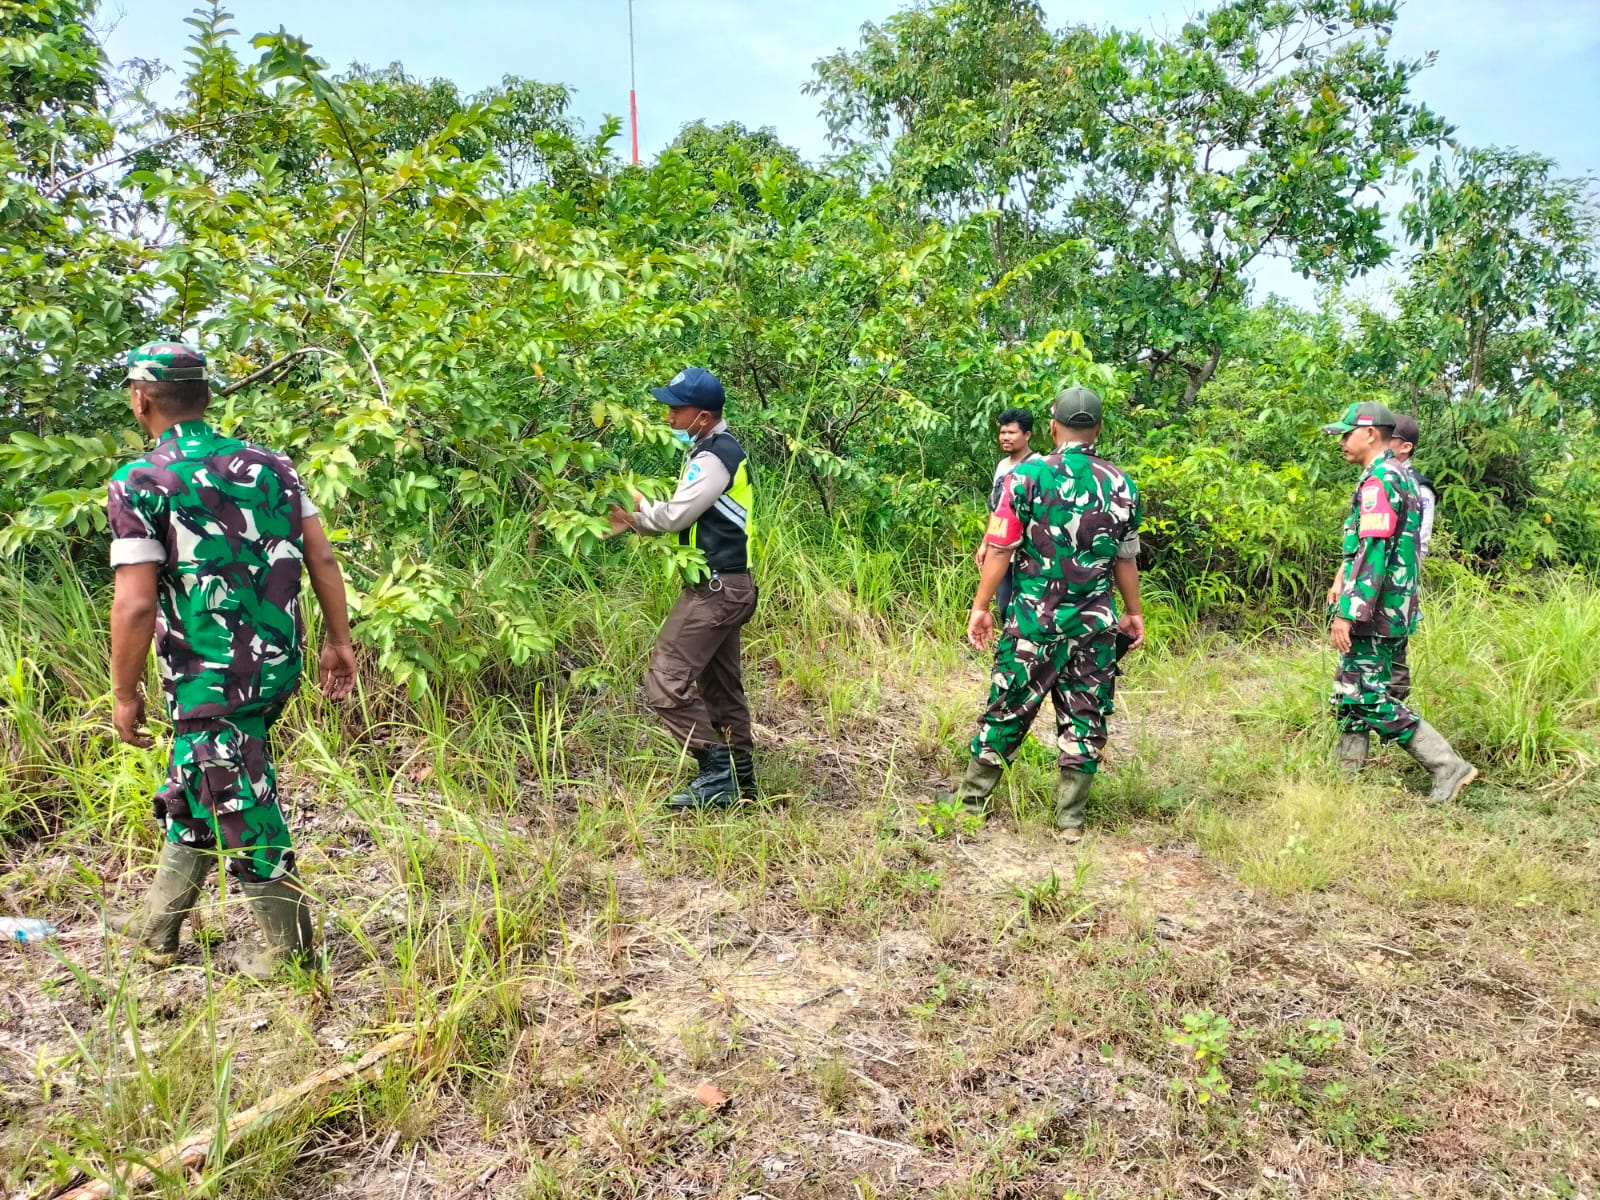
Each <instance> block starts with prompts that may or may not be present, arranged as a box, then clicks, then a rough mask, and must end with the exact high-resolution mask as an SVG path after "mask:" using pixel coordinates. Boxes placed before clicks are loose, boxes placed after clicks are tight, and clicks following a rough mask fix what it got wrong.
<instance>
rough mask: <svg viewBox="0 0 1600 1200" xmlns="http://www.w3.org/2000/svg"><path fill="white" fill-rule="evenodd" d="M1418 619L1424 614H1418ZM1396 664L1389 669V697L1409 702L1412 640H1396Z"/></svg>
mask: <svg viewBox="0 0 1600 1200" xmlns="http://www.w3.org/2000/svg"><path fill="white" fill-rule="evenodd" d="M1417 619H1418V620H1421V619H1422V614H1421V613H1418V614H1417ZM1394 641H1395V646H1394V664H1393V665H1392V666H1391V667H1390V669H1389V695H1391V696H1393V697H1394V698H1395V699H1396V700H1408V699H1410V697H1411V658H1410V649H1411V639H1410V638H1395V640H1394Z"/></svg>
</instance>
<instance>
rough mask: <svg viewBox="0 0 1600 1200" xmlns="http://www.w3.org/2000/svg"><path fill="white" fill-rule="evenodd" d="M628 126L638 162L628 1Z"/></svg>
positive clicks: (630, 5)
mask: <svg viewBox="0 0 1600 1200" xmlns="http://www.w3.org/2000/svg"><path fill="white" fill-rule="evenodd" d="M628 125H629V128H630V129H631V130H632V132H633V161H634V162H635V163H637V162H638V161H639V93H638V92H637V91H635V90H634V78H633V0H628Z"/></svg>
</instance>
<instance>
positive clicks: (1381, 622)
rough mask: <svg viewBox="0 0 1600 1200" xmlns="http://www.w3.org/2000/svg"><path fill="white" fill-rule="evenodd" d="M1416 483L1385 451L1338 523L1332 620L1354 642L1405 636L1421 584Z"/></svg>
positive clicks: (1414, 619)
mask: <svg viewBox="0 0 1600 1200" xmlns="http://www.w3.org/2000/svg"><path fill="white" fill-rule="evenodd" d="M1421 538H1422V497H1421V495H1420V494H1419V492H1418V491H1417V478H1416V475H1414V474H1413V473H1412V472H1411V471H1410V470H1409V469H1407V467H1406V466H1405V464H1404V463H1402V462H1401V461H1400V460H1399V459H1397V458H1396V457H1395V456H1394V455H1393V454H1391V453H1390V452H1389V451H1387V450H1385V451H1384V452H1383V453H1382V454H1380V455H1379V456H1378V457H1377V458H1376V459H1374V460H1373V463H1372V465H1371V466H1370V467H1368V468H1367V469H1366V471H1365V472H1364V473H1363V474H1362V476H1361V482H1360V483H1359V484H1357V485H1356V491H1355V496H1354V497H1353V498H1352V500H1351V503H1350V515H1349V516H1348V517H1346V518H1345V522H1344V570H1343V572H1342V573H1341V574H1340V576H1339V603H1338V606H1337V610H1338V615H1339V616H1341V617H1344V618H1345V619H1346V620H1348V621H1350V622H1352V623H1353V624H1354V626H1355V628H1354V630H1353V631H1352V632H1353V633H1354V634H1355V635H1356V636H1357V637H1384V638H1398V637H1409V636H1410V635H1411V632H1412V630H1413V629H1415V628H1416V624H1417V588H1418V585H1419V584H1420V582H1421V577H1420V575H1419V574H1418V564H1419V562H1420V559H1421V554H1420V551H1421Z"/></svg>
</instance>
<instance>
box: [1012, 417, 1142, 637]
mask: <svg viewBox="0 0 1600 1200" xmlns="http://www.w3.org/2000/svg"><path fill="white" fill-rule="evenodd" d="M1004 492H1005V494H1004V497H1003V499H1004V501H1006V502H1007V503H1004V504H1002V510H1005V509H1009V513H1010V514H1014V517H1015V520H1016V521H1018V522H1020V524H1021V543H1020V544H1017V545H1016V552H1015V554H1014V555H1013V556H1012V560H1011V566H1012V573H1013V576H1014V580H1013V582H1014V590H1013V599H1012V601H1011V608H1010V612H1009V613H1008V614H1007V618H1006V631H1007V632H1008V633H1012V634H1014V635H1015V636H1016V637H1017V638H1018V639H1019V640H1020V641H1023V642H1035V643H1040V644H1043V643H1047V642H1053V641H1055V640H1057V639H1060V638H1080V637H1082V636H1084V635H1085V634H1090V633H1095V632H1097V631H1099V630H1102V629H1109V628H1110V627H1111V626H1113V625H1115V624H1116V623H1117V612H1116V606H1115V604H1114V603H1113V600H1112V581H1111V564H1112V562H1113V561H1114V560H1115V559H1116V558H1117V555H1118V552H1119V551H1120V550H1122V549H1123V547H1124V545H1125V544H1128V545H1130V546H1131V547H1132V548H1134V549H1136V548H1137V540H1136V539H1137V537H1138V533H1139V521H1140V501H1139V489H1138V488H1137V487H1136V486H1135V485H1134V482H1133V480H1131V479H1129V478H1128V476H1127V475H1125V474H1123V472H1122V471H1121V470H1119V469H1118V468H1117V467H1115V466H1113V465H1112V464H1111V463H1110V462H1108V461H1106V460H1105V459H1103V458H1100V457H1099V456H1098V455H1096V454H1095V453H1094V448H1093V446H1088V445H1069V446H1066V447H1063V448H1062V449H1059V450H1056V451H1054V452H1052V453H1050V454H1043V455H1036V456H1035V457H1033V458H1030V459H1029V460H1028V461H1026V462H1024V463H1022V464H1021V465H1019V466H1018V467H1017V468H1016V470H1014V471H1012V472H1011V477H1010V480H1009V481H1008V482H1007V484H1006V487H1005V489H1004ZM1003 519H1004V518H1003V516H1002V520H1003ZM1013 544H1015V543H1013ZM1049 653H1051V654H1053V653H1054V651H1053V650H1052V651H1050V652H1049Z"/></svg>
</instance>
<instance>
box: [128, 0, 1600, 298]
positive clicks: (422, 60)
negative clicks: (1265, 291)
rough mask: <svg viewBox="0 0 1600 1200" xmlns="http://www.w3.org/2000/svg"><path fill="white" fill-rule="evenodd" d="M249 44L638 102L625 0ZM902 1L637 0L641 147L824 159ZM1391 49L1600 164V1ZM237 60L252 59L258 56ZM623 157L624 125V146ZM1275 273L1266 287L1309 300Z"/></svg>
mask: <svg viewBox="0 0 1600 1200" xmlns="http://www.w3.org/2000/svg"><path fill="white" fill-rule="evenodd" d="M227 7H228V9H229V11H231V12H233V13H234V14H235V18H234V21H233V25H234V27H235V28H236V29H238V30H239V32H240V34H242V35H243V36H244V37H245V38H248V37H250V36H251V35H253V34H255V33H259V32H262V31H263V30H275V29H277V28H278V27H279V26H280V25H282V26H284V27H286V28H288V30H289V31H290V32H291V33H295V34H298V35H299V36H301V37H303V38H305V39H306V40H307V41H309V42H310V43H311V45H312V48H313V51H314V52H315V53H316V54H317V55H318V56H319V57H321V58H323V59H324V60H326V61H328V62H330V63H331V64H332V65H333V66H335V67H336V68H343V67H346V66H348V65H349V64H350V63H352V62H357V61H359V62H363V63H366V64H368V65H371V66H383V65H386V64H388V63H390V62H395V61H399V62H402V63H404V64H405V67H406V69H407V70H408V71H409V72H410V73H412V74H414V75H422V76H435V75H442V76H447V77H449V78H451V79H454V80H455V81H456V82H457V83H458V84H459V85H461V86H462V87H463V89H465V90H467V91H472V90H476V89H478V88H481V87H483V86H485V85H487V84H489V83H493V82H495V81H497V80H498V79H499V78H500V77H501V76H503V75H507V74H513V75H523V76H527V77H530V78H534V79H540V80H549V81H558V82H562V83H566V84H568V85H570V86H572V87H573V88H575V89H576V91H577V98H576V109H577V113H578V115H579V116H580V117H581V118H582V119H583V120H584V122H585V124H586V125H587V126H588V127H589V128H591V129H592V128H594V127H595V125H596V124H597V123H598V121H599V119H600V118H601V117H602V116H603V115H604V114H606V113H616V114H618V115H622V116H625V115H626V113H627V108H628V5H627V0H453V2H452V3H451V4H449V5H444V4H439V3H437V0H434V2H430V3H417V2H414V0H331V2H330V0H232V3H230V4H229V5H228V6H227ZM900 7H904V4H901V3H896V2H894V0H802V2H800V3H794V2H791V0H634V41H635V47H636V53H637V75H638V91H639V137H640V146H641V150H642V153H643V154H644V155H645V156H646V157H648V156H649V155H651V154H652V153H654V152H656V151H658V150H660V149H661V148H662V147H663V146H665V145H666V144H667V143H668V142H670V141H671V140H672V138H673V136H674V135H675V134H676V133H677V131H678V129H679V128H680V127H681V126H682V125H684V124H685V123H687V122H689V121H692V120H695V119H696V118H703V119H705V120H706V121H708V122H712V123H717V122H721V121H726V120H737V121H741V122H743V123H744V124H745V125H747V126H751V127H756V126H762V125H770V126H772V127H774V128H775V129H776V130H777V132H778V135H779V136H780V137H781V138H782V139H783V140H784V141H785V142H788V143H789V144H790V145H793V146H796V147H798V148H799V149H800V151H801V152H802V153H803V154H805V155H806V156H807V157H810V158H815V157H818V156H820V155H821V154H822V153H824V152H825V151H826V149H827V143H826V138H825V130H824V127H823V124H822V122H821V120H820V119H819V118H818V116H817V102H816V100H815V99H814V98H812V97H809V96H805V95H802V94H801V91H800V88H801V85H802V84H804V83H805V82H806V80H807V79H809V78H810V77H811V66H812V64H813V63H814V62H815V61H816V60H817V59H818V58H820V57H822V56H823V55H826V54H829V53H831V52H832V51H834V50H835V49H837V48H839V47H841V46H851V47H853V46H854V45H855V44H856V41H857V33H858V31H859V29H860V27H861V25H862V23H863V22H866V21H881V20H882V19H883V18H884V17H885V16H887V15H888V14H890V13H892V12H894V11H895V10H896V9H897V8H900ZM1202 7H1203V6H1200V5H1196V4H1194V3H1184V2H1171V0H1120V2H1119V0H1045V9H1046V11H1047V13H1048V16H1049V19H1050V22H1051V24H1052V25H1057V26H1060V25H1066V24H1070V23H1076V22H1087V23H1089V24H1091V25H1096V26H1104V25H1107V24H1112V23H1114V24H1118V25H1121V26H1124V27H1130V26H1137V27H1139V28H1142V29H1144V30H1146V31H1151V32H1157V33H1159V32H1162V31H1165V30H1170V29H1175V28H1177V27H1178V26H1181V25H1182V23H1183V21H1184V20H1185V18H1186V17H1188V16H1189V15H1191V14H1192V13H1194V12H1195V11H1198V10H1199V9H1201V8H1202ZM193 8H194V0H105V7H104V8H103V10H102V18H103V20H104V21H105V22H107V23H109V22H115V28H114V29H113V30H112V32H111V33H110V35H109V38H108V40H107V51H108V52H109V54H110V55H111V57H112V58H113V59H114V60H120V59H124V58H129V57H140V58H155V59H160V60H162V61H163V62H166V63H169V64H173V65H178V64H181V61H182V56H183V48H184V43H185V41H186V39H187V35H188V34H189V33H191V32H192V30H191V29H190V28H189V27H188V26H186V25H184V24H183V18H184V17H185V16H187V15H189V13H190V12H191V10H192V9H193ZM1394 48H1395V51H1396V52H1397V53H1399V54H1402V55H1405V56H1406V57H1421V56H1423V55H1424V54H1426V53H1427V52H1429V51H1437V53H1438V61H1437V63H1436V64H1435V65H1434V66H1433V67H1432V68H1431V69H1429V70H1427V71H1425V72H1424V73H1423V75H1422V76H1421V78H1420V80H1419V81H1418V83H1417V85H1416V89H1415V91H1416V94H1417V95H1418V96H1419V97H1420V98H1421V99H1422V100H1424V101H1425V102H1426V103H1427V104H1428V105H1429V106H1430V107H1432V108H1433V109H1435V110H1436V111H1437V112H1439V113H1441V114H1442V115H1443V116H1444V117H1445V118H1446V119H1447V120H1449V121H1450V122H1452V123H1453V124H1455V125H1456V126H1457V128H1458V133H1457V136H1458V137H1459V138H1460V139H1462V140H1464V141H1466V142H1468V143H1471V144H1474V145H1487V144H1495V145H1502V146H1517V147H1520V148H1522V149H1525V150H1536V151H1539V152H1540V153H1543V154H1547V155H1549V156H1550V157H1552V158H1554V159H1556V160H1557V161H1558V162H1559V163H1560V165H1561V168H1562V171H1563V172H1564V173H1566V174H1571V175H1582V174H1588V173H1591V172H1600V0H1411V2H1410V3H1406V4H1403V6H1402V8H1401V14H1400V20H1399V22H1398V24H1397V26H1396V31H1395V42H1394ZM241 53H242V54H250V53H253V52H252V51H250V49H249V48H248V46H247V45H246V46H243V47H241ZM626 148H627V142H626V131H624V136H623V139H622V141H621V142H620V143H619V144H618V149H619V151H620V152H623V153H625V152H626ZM1291 278H1292V277H1288V276H1285V277H1284V278H1283V279H1282V280H1280V279H1279V278H1278V275H1277V272H1271V273H1269V275H1268V276H1267V277H1264V278H1263V279H1262V281H1261V282H1262V284H1263V285H1266V286H1271V287H1274V288H1278V289H1279V290H1284V291H1289V292H1290V293H1291V294H1293V293H1301V294H1300V295H1297V296H1296V298H1297V299H1303V298H1305V296H1304V293H1303V291H1302V288H1300V287H1297V286H1294V285H1293V284H1292V283H1289V282H1288V280H1289V279H1291Z"/></svg>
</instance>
